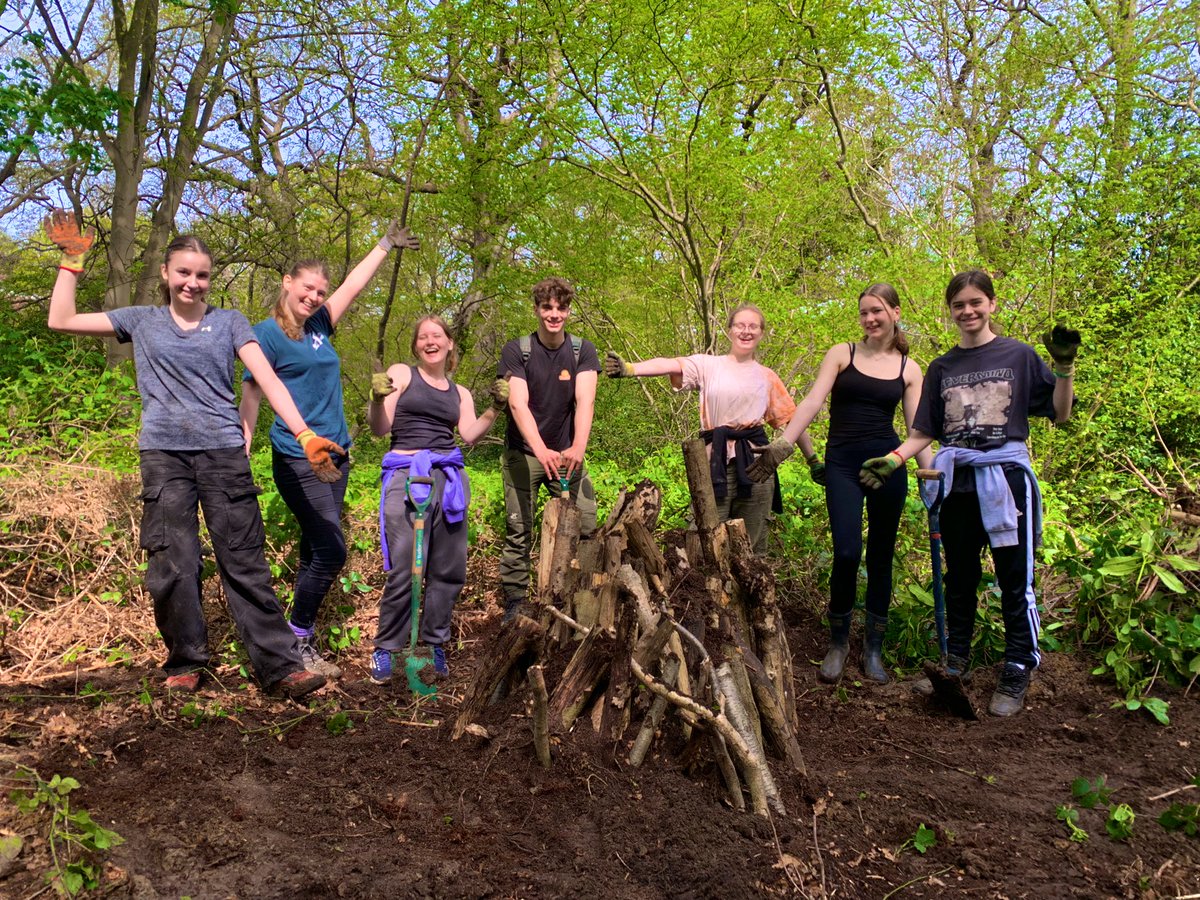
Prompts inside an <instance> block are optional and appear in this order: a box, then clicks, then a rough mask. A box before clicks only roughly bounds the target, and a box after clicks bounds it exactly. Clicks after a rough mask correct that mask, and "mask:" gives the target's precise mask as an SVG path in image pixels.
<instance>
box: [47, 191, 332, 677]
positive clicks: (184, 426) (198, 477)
mask: <svg viewBox="0 0 1200 900" xmlns="http://www.w3.org/2000/svg"><path fill="white" fill-rule="evenodd" d="M46 234H47V236H49V238H50V239H51V240H52V241H54V243H55V244H57V245H58V246H59V247H60V248H61V249H62V251H63V256H62V263H61V264H60V266H59V272H58V279H57V281H55V283H54V292H53V293H52V294H51V296H50V313H49V317H48V322H47V324H48V325H49V326H50V328H51V329H53V330H54V331H63V332H66V333H67V334H80V335H95V336H97V337H115V338H116V339H117V340H118V341H120V342H121V343H127V342H130V341H132V342H133V357H134V362H135V363H136V364H137V386H138V393H139V394H140V395H141V398H142V427H141V432H140V434H139V435H138V449H139V451H140V463H141V465H140V467H141V473H142V524H141V529H140V534H139V542H140V543H141V546H142V549H144V550H145V551H146V552H147V563H146V590H147V592H148V593H149V594H150V596H151V598H152V599H153V600H154V622H155V624H156V625H157V626H158V631H159V633H160V634H161V635H162V638H163V643H165V644H166V645H167V659H166V662H164V663H163V670H164V671H165V672H166V682H165V684H166V687H167V690H169V691H172V692H176V693H193V692H195V691H196V690H197V689H198V688H199V687H200V684H201V682H202V681H203V679H204V677H205V676H206V675H207V669H208V664H209V660H210V658H211V655H210V653H209V650H208V630H207V628H206V626H205V622H204V609H203V607H202V604H201V594H200V578H201V572H202V567H201V564H200V522H199V516H198V512H199V510H200V509H203V510H204V521H205V523H206V525H207V526H208V535H209V539H210V540H211V541H212V545H213V551H214V553H215V555H216V558H217V569H218V570H219V571H220V573H221V583H222V584H223V585H224V587H225V598H226V600H227V601H228V603H229V611H230V613H232V615H233V620H234V623H235V624H236V625H237V630H238V636H239V637H240V638H241V641H242V645H243V646H244V647H245V648H246V653H247V655H248V656H249V657H250V664H251V666H252V667H253V668H254V671H255V674H256V675H257V676H258V678H259V681H260V682H261V683H262V684H263V686H264V687H266V688H267V690H268V691H270V692H272V693H277V694H283V695H285V696H289V697H294V698H298V697H303V696H305V695H306V694H309V693H311V692H312V691H314V690H316V689H317V688H319V687H321V686H322V685H323V684H325V677H324V676H323V675H321V674H319V673H314V672H307V671H305V667H304V664H303V663H302V661H301V659H300V652H299V648H298V646H297V641H296V638H295V637H294V636H293V635H292V633H291V631H289V630H288V628H287V625H286V624H285V623H284V619H283V612H282V610H281V609H280V608H279V601H278V599H277V598H276V597H275V592H274V591H273V590H272V588H271V570H270V568H268V566H267V561H266V559H265V557H264V556H263V541H264V531H263V522H262V513H261V511H260V510H259V508H258V488H256V487H255V485H254V480H253V478H252V477H251V475H250V463H249V461H248V460H247V459H246V453H245V448H244V445H243V437H242V428H241V423H240V422H239V421H238V412H237V407H236V406H235V405H234V396H233V372H234V360H235V359H240V360H241V361H242V362H243V363H244V364H245V366H246V369H247V370H248V371H250V372H251V373H253V374H254V376H255V377H256V378H258V379H259V381H260V382H261V384H262V390H263V393H265V394H266V396H267V398H268V399H269V400H270V401H271V403H272V405H273V406H274V407H275V409H276V410H278V412H279V415H280V416H281V417H282V418H283V421H284V422H285V423H286V425H287V427H288V429H289V433H291V434H294V435H295V436H296V437H295V440H296V441H297V447H301V448H303V449H302V451H301V452H302V453H303V454H304V455H305V459H306V462H305V465H307V466H309V467H310V469H311V470H313V471H314V472H316V473H317V475H318V476H324V477H334V478H336V477H338V472H337V469H336V467H335V465H334V462H333V459H332V457H331V454H344V453H345V451H344V450H342V448H341V447H339V446H338V445H337V444H335V443H333V442H332V441H330V440H328V439H327V438H323V437H318V436H317V435H316V434H314V433H313V430H312V429H311V428H309V426H308V424H307V423H306V422H305V420H304V418H303V416H302V415H301V414H300V412H299V411H298V410H297V409H296V405H295V404H294V403H293V402H292V399H291V397H289V396H288V392H287V388H285V387H284V385H283V384H282V383H281V382H280V380H279V379H278V378H276V377H275V374H274V373H273V372H272V371H271V367H270V366H269V365H268V364H267V361H266V359H265V358H264V357H263V353H262V350H261V349H260V347H259V344H258V341H257V340H256V339H255V336H254V332H253V331H251V330H250V323H249V322H247V321H246V317H245V316H244V315H242V314H241V313H240V312H238V311H237V310H232V309H219V308H217V307H215V306H210V305H209V304H208V303H207V297H208V289H209V283H210V281H211V277H212V267H213V259H212V253H210V252H209V250H208V247H206V246H205V245H204V242H203V241H201V240H200V239H199V238H197V237H194V236H192V235H186V234H185V235H180V236H179V237H177V238H175V240H173V241H172V242H171V243H170V245H169V246H168V247H167V251H166V254H165V258H164V259H163V265H162V269H161V272H160V275H161V278H162V281H161V282H160V284H159V289H160V296H161V298H162V301H163V302H162V305H161V306H127V307H124V308H121V309H113V310H109V311H108V312H97V313H81V312H78V311H77V310H76V308H75V288H76V281H78V279H79V276H80V274H81V273H82V272H83V259H84V255H85V254H86V253H87V251H88V249H90V247H91V245H92V239H93V236H92V231H91V230H90V229H89V231H88V232H87V233H86V234H80V231H79V226H78V224H77V223H76V221H75V217H74V216H72V215H71V214H70V213H67V212H65V211H63V210H55V211H54V212H53V213H52V214H51V216H50V217H49V218H48V219H47V221H46Z"/></svg>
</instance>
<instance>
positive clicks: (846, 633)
mask: <svg viewBox="0 0 1200 900" xmlns="http://www.w3.org/2000/svg"><path fill="white" fill-rule="evenodd" d="M849 655H850V614H849V613H846V614H845V615H841V616H839V615H834V614H833V613H830V614H829V650H827V651H826V653H825V658H824V659H823V660H821V671H820V672H818V673H817V677H818V678H820V679H821V680H822V681H824V682H825V683H826V684H837V683H838V681H839V680H840V679H841V677H842V672H843V671H844V670H845V668H846V657H847V656H849Z"/></svg>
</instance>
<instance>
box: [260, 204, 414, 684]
mask: <svg viewBox="0 0 1200 900" xmlns="http://www.w3.org/2000/svg"><path fill="white" fill-rule="evenodd" d="M420 246H421V242H420V240H419V239H417V238H416V237H414V236H413V235H412V234H410V233H409V230H408V229H407V228H401V227H400V225H399V223H397V222H393V223H392V224H391V225H390V226H389V227H388V230H387V232H386V233H385V234H384V236H383V237H382V238H381V239H380V241H379V244H378V245H377V246H376V247H375V248H374V249H373V250H371V252H370V253H368V254H367V255H366V256H365V257H364V258H363V260H362V261H361V262H360V263H359V264H358V265H357V266H355V267H354V269H352V270H351V272H350V274H349V275H348V276H347V277H346V280H345V281H344V282H343V283H342V285H341V287H339V288H338V289H337V290H336V291H334V292H333V294H331V295H328V291H329V272H328V270H327V269H326V268H325V264H324V263H323V262H321V261H320V260H302V261H301V262H298V263H296V264H295V265H294V266H292V270H291V271H290V272H288V274H286V275H284V276H283V285H282V286H281V288H280V290H279V299H278V300H277V301H276V303H275V310H274V312H273V314H272V316H271V317H270V318H268V319H263V321H261V322H259V323H258V324H257V325H255V326H254V334H255V336H256V337H257V338H258V342H259V344H261V346H262V350H263V354H264V355H265V356H266V358H267V362H269V363H270V364H271V368H272V369H273V370H274V371H275V374H276V375H278V376H279V379H280V380H281V381H282V382H283V383H284V385H286V386H287V389H288V391H289V392H290V393H291V395H292V397H293V398H294V399H295V401H296V406H297V407H298V408H299V409H300V412H301V414H302V415H303V416H304V418H305V421H307V422H308V423H309V424H310V425H311V426H312V427H313V428H314V429H316V430H317V431H319V432H320V433H321V434H328V435H330V436H331V437H332V438H333V439H334V440H335V441H337V442H338V443H339V444H341V445H342V446H343V447H345V448H347V449H348V448H349V447H350V430H349V427H348V426H347V424H346V414H345V411H344V409H343V407H342V370H341V361H340V360H339V358H338V354H337V351H336V350H334V348H333V343H332V340H331V339H332V337H333V333H334V330H335V329H336V328H337V323H338V322H339V321H340V320H341V318H342V316H343V315H345V314H346V310H347V309H349V308H350V304H351V303H353V302H354V299H355V298H356V297H357V296H358V295H359V293H360V292H361V291H362V289H363V288H364V287H366V286H367V282H369V281H370V280H371V278H372V277H373V276H374V275H375V272H376V271H377V270H378V269H379V266H380V265H381V264H382V263H383V261H384V260H385V259H386V258H387V255H388V253H389V252H390V251H391V250H392V249H394V248H399V249H401V250H418V249H420ZM327 295H328V296H327ZM262 396H263V392H262V388H261V387H260V386H259V384H258V382H257V381H255V378H254V374H253V373H252V372H250V371H249V370H247V372H246V380H245V384H244V385H243V387H242V403H241V407H240V409H241V417H242V428H243V431H244V434H245V440H246V453H247V455H248V454H249V453H250V443H251V441H252V439H253V437H254V427H255V424H256V423H257V422H258V409H259V405H260V404H261V402H262ZM335 462H336V465H337V468H338V474H339V476H340V477H338V478H337V479H336V480H335V481H333V482H332V483H328V482H326V481H323V480H322V479H320V478H318V477H317V476H316V475H314V473H313V472H312V469H311V468H310V467H309V466H307V465H305V464H304V451H303V450H302V449H301V448H300V445H299V444H297V443H296V441H295V439H294V438H293V437H292V434H291V432H290V431H289V430H288V428H287V426H286V424H285V423H284V422H283V421H282V420H281V419H280V418H279V416H278V415H276V416H275V422H274V424H272V425H271V471H272V474H273V475H274V477H275V485H276V486H277V487H278V488H279V495H280V496H281V497H282V498H283V501H284V503H286V504H287V505H288V509H290V510H291V511H292V514H293V515H295V517H296V521H297V522H298V523H299V525H300V559H299V564H298V565H297V567H296V582H295V587H294V589H293V595H292V612H291V617H290V618H289V620H288V624H289V625H290V626H291V628H292V631H293V632H294V633H295V635H296V638H297V640H299V642H300V656H301V658H302V659H303V660H304V665H305V666H306V667H307V668H308V670H309V671H310V672H319V673H320V674H322V675H325V676H326V677H328V678H337V677H338V676H339V675H340V674H341V670H340V669H338V667H337V666H335V665H333V664H332V663H330V662H328V661H327V660H325V659H323V658H322V657H321V651H320V648H319V646H318V641H317V637H316V625H317V613H318V611H319V610H320V608H321V602H322V601H323V600H324V599H325V594H326V592H327V591H328V590H329V588H330V586H331V585H332V584H333V582H334V579H336V578H337V576H338V573H339V572H340V571H341V570H342V566H343V565H344V564H345V562H346V536H345V534H344V533H343V532H342V504H343V502H344V500H345V497H346V481H347V478H346V476H347V475H348V474H349V471H350V457H349V456H348V455H346V454H345V453H343V454H341V455H340V456H339V457H337V458H336V460H335Z"/></svg>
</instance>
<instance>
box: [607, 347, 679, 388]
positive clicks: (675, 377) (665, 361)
mask: <svg viewBox="0 0 1200 900" xmlns="http://www.w3.org/2000/svg"><path fill="white" fill-rule="evenodd" d="M603 365H604V374H605V375H607V376H608V377H609V378H653V377H655V376H657V375H669V376H670V377H671V386H672V387H675V388H678V387H679V386H680V385H682V384H683V365H682V364H681V363H680V362H679V360H678V358H676V357H666V356H658V357H655V358H654V359H643V360H642V361H641V362H634V363H628V362H625V360H623V359H621V357H619V356H617V354H616V353H614V352H613V351H612V350H609V351H608V352H607V353H606V354H604V363H603Z"/></svg>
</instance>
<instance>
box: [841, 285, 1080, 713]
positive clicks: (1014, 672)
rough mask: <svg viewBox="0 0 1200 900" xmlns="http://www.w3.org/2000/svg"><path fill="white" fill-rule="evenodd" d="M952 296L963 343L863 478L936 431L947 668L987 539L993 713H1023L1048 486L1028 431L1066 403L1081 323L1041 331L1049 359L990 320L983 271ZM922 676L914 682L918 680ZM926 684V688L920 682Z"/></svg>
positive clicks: (881, 471) (871, 480)
mask: <svg viewBox="0 0 1200 900" xmlns="http://www.w3.org/2000/svg"><path fill="white" fill-rule="evenodd" d="M946 303H947V305H948V306H949V307H950V314H951V316H952V317H953V318H954V323H955V324H956V325H957V326H958V331H959V343H958V346H957V347H954V348H953V349H952V350H950V351H949V352H948V353H945V354H943V355H942V356H939V357H938V358H937V359H935V360H934V361H933V362H932V363H930V364H929V371H928V373H927V374H926V376H925V386H924V389H923V390H922V392H921V402H920V403H919V404H918V407H917V414H916V418H915V419H914V420H913V428H912V430H911V432H910V437H909V438H908V440H907V441H905V442H904V443H903V444H901V445H900V447H899V448H897V449H896V450H893V451H892V452H891V453H889V454H888V455H887V456H883V457H879V458H876V459H869V460H867V461H866V462H865V463H863V467H862V472H861V473H860V477H861V479H862V481H863V483H864V484H866V485H867V486H868V487H873V488H877V487H878V486H879V485H880V484H881V483H882V482H883V480H885V479H887V478H888V477H890V476H891V474H892V472H894V471H895V470H896V469H897V468H899V467H900V466H902V465H903V464H904V462H905V461H906V460H907V459H910V458H911V457H912V456H913V455H914V454H916V453H917V452H919V451H921V450H923V449H925V448H926V447H928V446H929V444H930V442H931V441H933V440H935V439H937V440H938V441H940V442H941V445H940V449H939V450H938V453H937V456H936V457H935V459H934V467H935V468H937V469H938V470H939V471H941V472H942V473H943V474H944V475H945V479H946V492H947V493H946V500H945V502H944V503H943V505H942V511H941V528H942V541H943V547H944V548H945V551H946V577H945V585H946V624H947V630H948V638H949V648H948V650H949V653H948V657H947V662H946V668H947V671H948V672H949V673H950V674H954V675H959V676H966V675H967V673H968V669H969V658H970V653H971V638H972V636H973V633H974V629H975V607H976V604H977V591H978V589H979V579H980V577H981V576H982V574H983V567H982V564H981V559H980V556H981V554H982V552H983V548H984V546H987V545H990V547H991V552H992V561H993V563H994V564H995V569H996V582H997V583H998V584H999V586H1000V591H1001V606H1002V609H1003V614H1004V639H1005V649H1004V669H1003V671H1002V673H1001V675H1000V679H999V683H998V684H997V686H996V690H995V693H993V694H992V700H991V703H990V705H989V711H990V712H991V713H992V714H993V715H997V716H1010V715H1013V714H1014V713H1016V712H1018V711H1019V710H1020V709H1021V707H1022V706H1023V705H1024V702H1025V691H1026V689H1027V688H1028V687H1029V679H1030V676H1031V675H1032V673H1033V670H1034V669H1035V668H1037V665H1038V662H1039V661H1040V659H1041V657H1040V655H1039V653H1038V646H1037V635H1038V628H1039V619H1038V610H1037V598H1036V597H1035V595H1034V591H1033V554H1034V550H1035V549H1036V548H1037V546H1038V545H1039V544H1040V542H1041V513H1042V507H1041V494H1040V491H1039V488H1038V483H1037V478H1036V477H1035V476H1034V473H1033V468H1032V466H1031V465H1030V461H1029V451H1028V450H1027V449H1026V447H1025V440H1026V439H1027V438H1028V437H1029V418H1030V416H1045V417H1046V418H1049V419H1051V420H1053V421H1054V422H1055V423H1056V424H1057V423H1061V422H1065V421H1066V420H1067V418H1068V417H1069V416H1070V414H1071V405H1072V403H1073V399H1074V395H1073V390H1072V382H1073V378H1074V374H1075V354H1076V353H1077V351H1078V349H1079V332H1077V331H1073V330H1071V329H1068V328H1063V327H1059V326H1056V327H1055V328H1054V329H1053V330H1052V331H1051V332H1049V333H1048V334H1046V335H1045V336H1044V337H1043V339H1042V342H1043V343H1044V344H1045V346H1046V349H1047V350H1048V351H1049V352H1050V356H1051V357H1052V358H1053V360H1054V370H1053V372H1052V371H1051V370H1050V367H1048V366H1047V365H1046V364H1045V363H1044V362H1043V361H1042V360H1041V358H1040V357H1039V356H1038V355H1037V353H1036V352H1035V351H1034V349H1033V348H1032V347H1030V346H1028V345H1026V344H1022V343H1021V342H1020V341H1015V340H1012V339H1011V338H1006V337H1001V336H999V335H997V334H996V333H995V332H994V331H993V330H992V328H991V324H990V323H991V317H992V314H993V313H994V312H995V311H996V293H995V290H994V289H993V287H992V280H991V278H990V277H988V275H987V273H986V272H983V271H982V270H980V269H971V270H970V271H967V272H962V273H960V274H958V275H955V276H954V278H952V279H951V280H950V283H949V285H947V287H946ZM924 686H925V685H923V684H921V682H918V685H917V689H918V690H921V688H923V687H924ZM922 692H924V691H922Z"/></svg>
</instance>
